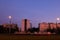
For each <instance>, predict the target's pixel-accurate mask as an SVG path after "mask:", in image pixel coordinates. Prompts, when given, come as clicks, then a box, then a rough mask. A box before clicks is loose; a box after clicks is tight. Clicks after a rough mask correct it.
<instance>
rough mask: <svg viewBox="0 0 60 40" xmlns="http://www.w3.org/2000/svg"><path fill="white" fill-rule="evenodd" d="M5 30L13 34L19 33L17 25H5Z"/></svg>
mask: <svg viewBox="0 0 60 40" xmlns="http://www.w3.org/2000/svg"><path fill="white" fill-rule="evenodd" d="M3 28H4V31H8V30H9V31H10V32H11V33H13V32H16V31H19V29H18V26H17V24H3ZM9 31H8V32H9Z"/></svg>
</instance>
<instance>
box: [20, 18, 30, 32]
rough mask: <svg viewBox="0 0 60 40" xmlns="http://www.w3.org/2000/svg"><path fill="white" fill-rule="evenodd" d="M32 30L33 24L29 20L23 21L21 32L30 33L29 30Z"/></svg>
mask: <svg viewBox="0 0 60 40" xmlns="http://www.w3.org/2000/svg"><path fill="white" fill-rule="evenodd" d="M30 28H31V23H30V20H28V19H23V20H22V24H21V31H22V32H26V31H28V29H30Z"/></svg>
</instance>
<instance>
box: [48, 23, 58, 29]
mask: <svg viewBox="0 0 60 40" xmlns="http://www.w3.org/2000/svg"><path fill="white" fill-rule="evenodd" d="M56 26H57V25H56V23H49V27H50V28H51V29H53V28H54V29H56Z"/></svg>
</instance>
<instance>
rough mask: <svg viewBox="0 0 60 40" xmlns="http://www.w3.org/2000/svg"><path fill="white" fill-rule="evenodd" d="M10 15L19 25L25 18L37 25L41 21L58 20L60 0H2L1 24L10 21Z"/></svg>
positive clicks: (0, 6)
mask: <svg viewBox="0 0 60 40" xmlns="http://www.w3.org/2000/svg"><path fill="white" fill-rule="evenodd" d="M9 15H10V16H12V22H13V23H17V24H18V25H19V27H20V26H21V20H22V19H25V18H26V19H29V20H30V22H31V23H32V25H33V26H35V27H37V25H38V23H39V22H56V18H57V17H60V0H0V24H3V23H9V19H8V16H9Z"/></svg>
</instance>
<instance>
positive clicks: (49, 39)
mask: <svg viewBox="0 0 60 40" xmlns="http://www.w3.org/2000/svg"><path fill="white" fill-rule="evenodd" d="M0 40H60V35H8V34H0Z"/></svg>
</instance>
